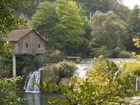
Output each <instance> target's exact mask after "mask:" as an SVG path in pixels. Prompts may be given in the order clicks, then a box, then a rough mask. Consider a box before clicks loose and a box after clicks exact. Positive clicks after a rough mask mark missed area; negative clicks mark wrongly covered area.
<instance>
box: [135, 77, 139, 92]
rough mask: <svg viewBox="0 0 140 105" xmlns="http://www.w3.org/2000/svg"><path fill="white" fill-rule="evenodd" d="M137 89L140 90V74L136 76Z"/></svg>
mask: <svg viewBox="0 0 140 105" xmlns="http://www.w3.org/2000/svg"><path fill="white" fill-rule="evenodd" d="M135 90H136V91H138V90H140V76H138V77H136V83H135Z"/></svg>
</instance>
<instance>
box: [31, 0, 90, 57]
mask: <svg viewBox="0 0 140 105" xmlns="http://www.w3.org/2000/svg"><path fill="white" fill-rule="evenodd" d="M31 24H32V26H33V27H34V28H35V29H37V30H38V31H39V32H40V33H41V34H43V35H44V36H46V39H47V40H48V41H47V45H48V47H50V48H57V49H61V50H62V51H64V52H65V53H66V54H70V55H73V54H75V53H77V52H79V50H78V49H80V48H81V46H82V45H84V43H86V45H88V44H87V42H88V41H87V40H88V39H89V36H90V30H91V29H90V25H89V23H88V20H87V19H86V17H85V16H83V14H82V11H81V8H80V7H79V6H78V5H77V3H76V2H75V1H73V0H69V1H67V0H57V1H56V2H54V3H51V2H41V3H40V5H39V6H38V10H37V12H36V13H35V14H34V15H33V17H32V20H31ZM85 31H87V32H85Z"/></svg>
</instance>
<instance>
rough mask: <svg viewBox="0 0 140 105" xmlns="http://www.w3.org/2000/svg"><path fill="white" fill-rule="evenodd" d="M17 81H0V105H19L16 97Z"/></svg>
mask: <svg viewBox="0 0 140 105" xmlns="http://www.w3.org/2000/svg"><path fill="white" fill-rule="evenodd" d="M17 80H18V79H7V78H5V79H0V105H21V99H20V98H19V97H18V96H17V95H16V82H17Z"/></svg>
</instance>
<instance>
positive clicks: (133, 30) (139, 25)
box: [126, 6, 140, 52]
mask: <svg viewBox="0 0 140 105" xmlns="http://www.w3.org/2000/svg"><path fill="white" fill-rule="evenodd" d="M139 14H140V8H139V6H135V7H134V8H133V10H132V11H131V13H130V16H129V19H128V28H127V30H128V32H129V40H128V41H127V44H126V48H127V50H130V51H136V52H139V49H137V48H136V47H135V46H134V44H133V42H132V38H133V37H134V36H137V35H139V33H140V19H139Z"/></svg>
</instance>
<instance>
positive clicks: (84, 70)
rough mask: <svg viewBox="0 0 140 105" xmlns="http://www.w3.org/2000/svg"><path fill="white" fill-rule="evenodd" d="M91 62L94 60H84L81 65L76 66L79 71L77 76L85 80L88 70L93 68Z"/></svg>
mask: <svg viewBox="0 0 140 105" xmlns="http://www.w3.org/2000/svg"><path fill="white" fill-rule="evenodd" d="M91 61H92V59H83V60H82V61H81V62H80V63H79V64H76V66H77V70H76V73H75V75H77V76H79V77H81V78H85V77H86V74H87V70H88V68H90V67H91Z"/></svg>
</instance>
